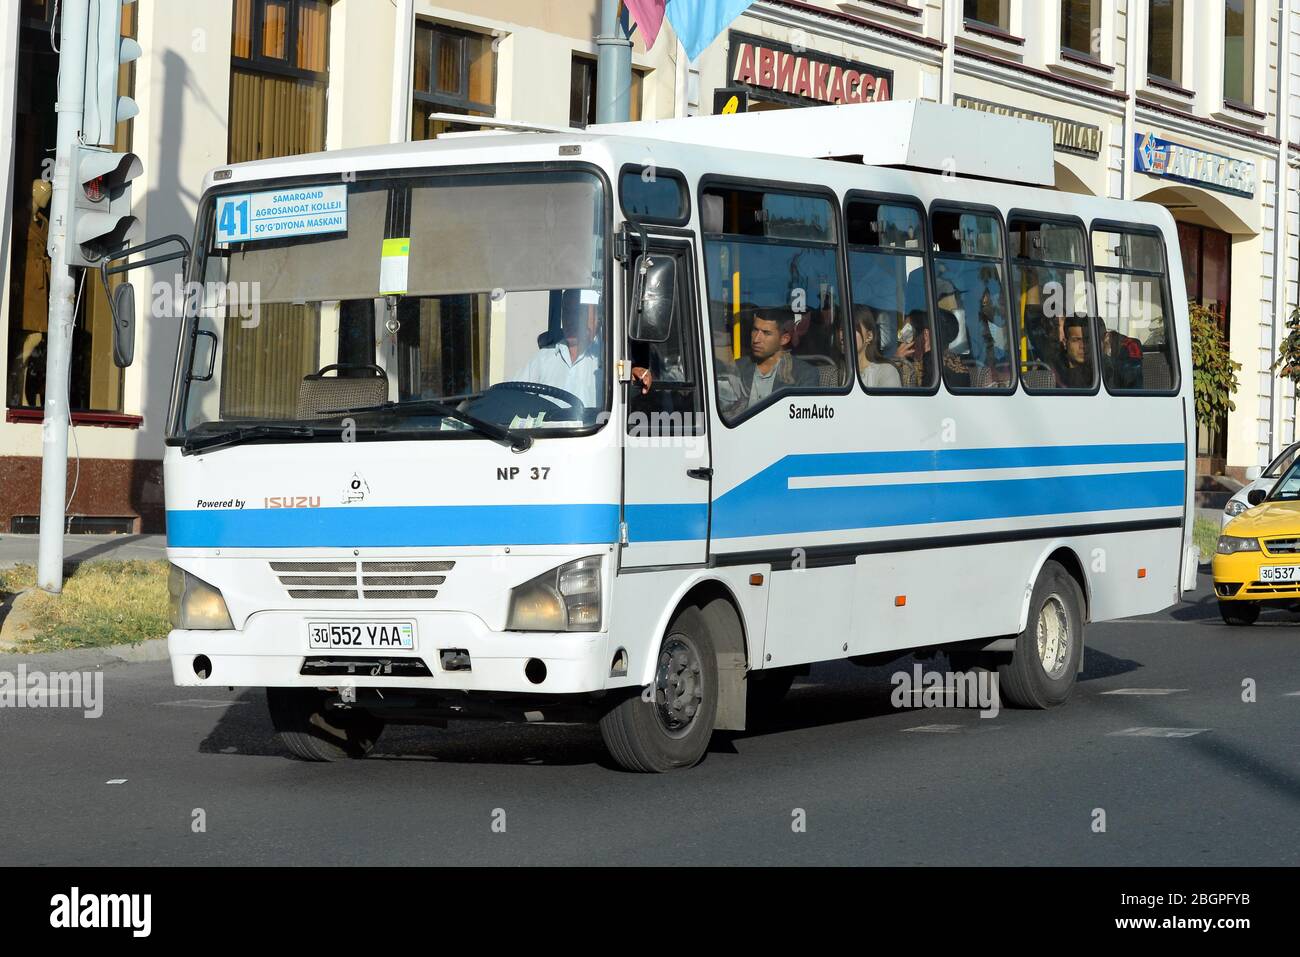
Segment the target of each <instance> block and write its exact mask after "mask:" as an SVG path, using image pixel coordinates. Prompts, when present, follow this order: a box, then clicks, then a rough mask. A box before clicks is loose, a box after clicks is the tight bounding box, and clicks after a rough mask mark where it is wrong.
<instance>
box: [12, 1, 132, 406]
mask: <svg viewBox="0 0 1300 957" xmlns="http://www.w3.org/2000/svg"><path fill="white" fill-rule="evenodd" d="M136 9H137V6H136V5H135V4H129V5H127V6H124V7H123V8H122V26H121V32H122V35H123V36H130V37H134V36H135V35H136ZM53 14H54V5H53V3H50V2H43V0H24V3H23V5H22V7H21V20H20V28H19V29H20V34H19V49H18V69H17V78H18V79H17V90H16V99H15V102H16V105H17V117H16V122H15V124H14V134H15V135H14V159H13V169H12V176H13V180H12V181H13V183H14V184H15V186H14V215H13V226H12V232H11V234H10V238H11V242H10V249H11V250H12V252H11V253H10V259H9V277H10V279H9V282H10V286H9V316H8V327H9V328H8V333H9V334H8V343H7V351H8V359H9V364H8V381H7V382H6V383H5V402H6V404H7V405H8V407H9V408H14V409H39V408H42V407H43V406H44V405H45V357H46V330H47V329H48V327H49V324H48V315H49V301H50V257H49V255H48V254H47V252H46V244H47V242H48V240H49V228H50V199H51V193H52V188H51V182H50V179H49V178H48V172H49V169H50V167H49V165H48V164H47V160H48V158H50V157H53V155H54V146H55V142H56V139H57V125H56V120H55V113H54V104H55V99H56V94H57V82H58V67H59V60H58V55H57V54H56V53H54V52H53V50H52V49H51V43H50V40H51V38H50V19H51V18H52V16H53ZM55 30H56V40H57V24H56V27H55ZM134 89H135V70H134V65H133V64H127V65H126V66H124V67H122V68H121V71H120V73H119V74H118V93H119V94H120V95H123V96H131V95H133V94H134ZM133 127H134V121H133V120H128V121H127V122H125V123H119V124H118V126H117V129H116V131H115V139H114V143H113V147H114V148H115V149H117V150H129V149H130V148H131V140H132V128H133ZM6 172H9V171H6ZM119 281H121V280H120V278H119ZM78 288H79V290H80V292H79V295H78V297H77V307H76V313H75V316H74V320H73V329H72V359H71V374H70V376H69V395H68V403H69V406H70V408H71V409H72V410H73V411H74V412H121V411H122V370H121V369H118V368H117V366H115V365H114V364H113V359H112V351H113V350H112V347H111V343H110V340H111V338H112V334H113V331H112V318H111V316H110V314H109V309H108V299H107V297H106V296H105V295H104V292H103V288H102V286H101V284H100V282H99V277H98V276H97V275H95V274H94V272H93V271H92V270H86V271H83V277H82V278H79V279H78Z"/></svg>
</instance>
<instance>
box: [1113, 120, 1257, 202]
mask: <svg viewBox="0 0 1300 957" xmlns="http://www.w3.org/2000/svg"><path fill="white" fill-rule="evenodd" d="M1133 135H1134V142H1133V168H1134V169H1135V170H1137V171H1138V172H1139V173H1146V174H1148V175H1149V176H1160V177H1162V178H1164V179H1176V180H1178V181H1180V182H1183V183H1195V184H1196V185H1197V186H1204V187H1206V188H1208V189H1217V190H1219V191H1220V192H1223V193H1232V194H1234V195H1236V196H1254V195H1255V164H1254V163H1252V162H1250V161H1249V160H1238V159H1233V158H1232V157H1231V156H1221V155H1219V154H1218V153H1209V152H1206V151H1205V150H1198V149H1196V148H1195V147H1192V146H1184V145H1183V144H1182V143H1172V142H1170V141H1169V140H1162V139H1160V137H1158V136H1152V135H1151V134H1150V133H1135V134H1133Z"/></svg>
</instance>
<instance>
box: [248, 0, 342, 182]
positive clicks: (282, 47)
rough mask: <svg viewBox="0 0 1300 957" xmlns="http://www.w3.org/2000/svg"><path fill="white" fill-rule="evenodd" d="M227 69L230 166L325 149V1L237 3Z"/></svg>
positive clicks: (267, 0)
mask: <svg viewBox="0 0 1300 957" xmlns="http://www.w3.org/2000/svg"><path fill="white" fill-rule="evenodd" d="M230 63H231V77H230V139H229V145H228V156H229V161H230V162H231V163H243V162H247V161H249V160H258V159H269V158H271V157H276V156H295V155H298V154H300V153H314V152H317V151H319V150H323V149H324V148H325V89H326V85H327V80H328V70H329V5H328V4H327V3H326V2H324V0H235V6H234V18H233V22H232V28H231V38H230Z"/></svg>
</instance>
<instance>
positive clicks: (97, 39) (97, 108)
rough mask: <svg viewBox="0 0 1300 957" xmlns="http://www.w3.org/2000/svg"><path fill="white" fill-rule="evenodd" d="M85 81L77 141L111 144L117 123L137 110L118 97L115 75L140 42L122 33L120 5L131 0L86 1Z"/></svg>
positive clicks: (134, 56)
mask: <svg viewBox="0 0 1300 957" xmlns="http://www.w3.org/2000/svg"><path fill="white" fill-rule="evenodd" d="M88 2H89V9H88V16H89V19H88V22H87V29H86V83H85V99H84V100H83V101H82V103H83V105H82V112H81V117H82V120H81V141H82V142H83V143H89V144H91V145H98V146H111V145H112V144H113V143H114V142H115V141H116V139H117V124H118V123H121V122H123V121H125V120H129V119H130V118H131V117H133V116H135V115H136V114H137V113H139V112H140V108H139V107H138V106H136V104H135V100H133V99H131V98H130V97H129V96H118V93H117V78H118V74H119V69H120V67H121V66H122V64H124V63H130V62H132V61H133V60H137V59H139V57H140V54H141V52H142V51H141V50H140V44H138V43H136V42H135V41H134V40H132V39H131V38H130V37H124V36H122V7H124V6H125V5H126V4H128V3H134V2H135V0H88Z"/></svg>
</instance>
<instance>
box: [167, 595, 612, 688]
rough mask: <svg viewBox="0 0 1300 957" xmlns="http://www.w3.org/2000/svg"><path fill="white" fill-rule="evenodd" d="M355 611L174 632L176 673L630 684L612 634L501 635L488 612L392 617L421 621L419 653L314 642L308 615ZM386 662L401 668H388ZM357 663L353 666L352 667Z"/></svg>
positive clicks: (371, 683) (463, 684) (306, 682)
mask: <svg viewBox="0 0 1300 957" xmlns="http://www.w3.org/2000/svg"><path fill="white" fill-rule="evenodd" d="M351 617H352V616H348V615H346V614H337V613H335V614H329V613H323V614H317V615H311V616H304V615H303V614H302V613H299V612H260V613H258V614H255V615H251V616H250V617H249V618H248V620H247V621H246V622H245V623H244V627H243V629H241V630H239V631H181V630H176V631H172V632H171V633H170V634H168V636H167V650H168V654H169V656H170V658H171V665H172V679H173V681H174V682H175V683H176V684H177V685H180V686H185V687H200V686H207V685H218V686H229V687H255V688H268V687H312V688H320V687H338V686H340V685H346V686H350V687H357V688H427V689H430V690H437V689H440V690H448V691H452V690H454V691H488V692H503V693H525V694H577V693H585V692H593V691H601V690H604V689H605V688H607V687H609V686H610V685H611V683H618V684H621V683H624V682H617V681H616V682H611V681H610V665H611V661H610V654H611V652H609V650H608V646H609V642H608V635H607V634H605V633H600V632H594V633H588V632H582V633H576V632H555V633H552V632H494V631H491V630H489V629H488V628H487V627H486V626H485V625H484V624H483V622H482V621H481V620H480V619H479V618H477V617H475V616H473V615H466V614H458V613H454V612H437V613H427V614H421V613H412V614H406V615H391V616H384V617H386V618H392V619H396V620H405V621H413V622H414V623H415V648H414V649H413V650H398V649H392V650H377V649H347V650H342V649H330V650H324V649H313V648H310V647H309V644H308V637H307V633H308V630H307V625H308V622H309V621H320V620H324V619H328V620H330V621H336V622H337V621H344V622H346V621H348V620H349V618H351ZM444 651H447V652H462V653H467V656H468V668H465V667H464V660H463V658H464V656H463V655H456V659H457V660H455V661H448V662H447V664H448V665H449V666H450V667H449V668H444V654H443V652H444ZM412 659H418V660H419V661H420V662H423V667H424V668H427V669H428V675H421V674H418V673H417V672H419V671H421V670H422V669H421V668H420V667H419V666H418V665H417V664H416V663H415V662H414V661H413V660H412ZM384 662H392V663H393V665H394V666H393V667H392V668H391V669H386V667H385V665H384ZM535 662H541V664H542V666H543V667H541V668H539V667H538V666H537V665H536V664H535ZM352 663H355V665H356V667H355V670H354V671H353V670H348V669H349V668H350V665H351V664H352ZM458 666H459V667H458ZM451 669H455V670H451ZM539 676H541V680H540V681H539V680H537V679H538V677H539Z"/></svg>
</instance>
